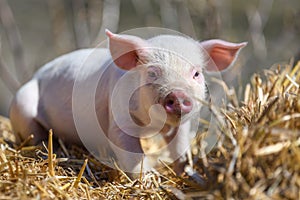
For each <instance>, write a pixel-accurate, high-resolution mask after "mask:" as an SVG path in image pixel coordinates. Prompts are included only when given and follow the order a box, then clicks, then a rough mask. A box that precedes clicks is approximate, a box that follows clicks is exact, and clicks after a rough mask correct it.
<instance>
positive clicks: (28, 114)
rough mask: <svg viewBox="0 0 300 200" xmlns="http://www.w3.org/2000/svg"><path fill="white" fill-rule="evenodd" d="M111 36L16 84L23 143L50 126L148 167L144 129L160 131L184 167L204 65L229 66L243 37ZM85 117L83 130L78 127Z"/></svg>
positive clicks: (16, 120) (15, 121) (125, 162)
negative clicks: (101, 44) (102, 46)
mask: <svg viewBox="0 0 300 200" xmlns="http://www.w3.org/2000/svg"><path fill="white" fill-rule="evenodd" d="M107 36H108V37H109V48H108V49H84V50H78V51H75V52H72V53H69V54H66V55H63V56H61V57H58V58H56V59H55V60H53V61H51V62H50V63H48V64H46V65H45V66H43V67H42V68H41V69H40V70H39V71H38V72H37V73H36V74H35V75H34V77H33V78H32V79H31V80H30V81H29V82H28V83H26V84H25V85H24V86H23V87H22V88H21V89H20V90H19V91H18V93H17V94H16V97H15V98H14V100H13V103H12V106H11V111H10V117H11V122H12V125H13V128H14V131H15V134H16V136H17V138H18V140H19V142H20V141H22V140H24V139H26V138H27V137H28V136H29V135H30V134H32V133H33V134H34V135H35V137H34V142H35V143H38V142H39V141H41V140H44V139H46V138H47V132H48V130H49V129H53V130H54V133H56V135H57V137H60V138H61V139H63V140H64V141H65V142H67V143H81V142H82V139H84V140H85V141H84V142H83V143H84V144H85V145H91V146H94V147H95V148H98V147H99V146H101V147H102V148H109V149H111V150H112V152H113V153H114V154H115V156H116V158H117V160H118V163H119V165H120V166H122V167H123V169H124V170H125V171H129V172H138V171H139V170H140V169H141V163H142V159H144V160H143V167H144V170H149V169H150V168H151V166H150V164H149V163H148V160H147V156H146V157H144V156H142V154H143V150H142V147H141V143H140V138H139V136H143V137H144V136H147V135H149V134H151V132H153V131H154V132H160V134H162V136H163V137H164V139H165V140H166V141H167V142H168V143H169V145H168V147H169V150H170V156H171V157H172V158H173V159H174V160H176V161H175V170H176V172H178V173H181V172H182V170H183V167H184V164H185V162H186V157H185V154H184V152H185V151H186V147H187V146H188V143H189V138H190V137H189V134H190V128H191V120H190V119H191V118H192V116H193V115H194V114H195V113H199V109H200V107H201V104H200V102H199V101H198V100H199V99H200V100H204V98H205V93H206V91H205V90H206V87H205V80H204V77H203V74H202V70H204V69H207V70H210V71H217V70H223V69H226V68H227V67H228V66H229V65H230V64H231V63H232V62H233V61H234V59H235V58H236V55H237V52H238V51H239V50H240V49H241V48H242V47H243V46H245V43H240V44H234V43H229V42H225V41H222V40H210V41H205V42H203V43H199V42H196V41H194V40H192V39H190V38H184V37H181V36H171V35H162V36H157V37H154V38H151V39H149V40H143V39H141V38H139V37H135V36H128V35H117V34H113V33H111V32H109V31H107ZM206 52H207V54H206ZM127 72H134V73H133V76H132V75H131V78H130V77H129V80H127V82H126V80H125V82H124V84H120V86H118V82H119V81H121V80H122V78H124V77H125V78H126V75H127ZM125 83H126V84H128V85H126V84H125ZM134 84H136V85H137V86H139V87H137V88H136V90H134V91H129V90H128V91H124V90H126V87H129V88H130V86H132V85H134ZM93 85H94V86H93ZM77 86H78V87H77ZM116 87H120V88H121V89H120V91H118V89H116ZM124 88H125V89H124ZM89 90H93V91H92V92H89ZM130 92H132V93H130ZM129 93H130V94H129ZM127 96H128V97H127ZM86 98H87V99H90V100H92V103H94V105H92V106H91V102H89V101H87V100H86ZM76 99H80V100H76ZM123 102H124V103H123ZM153 105H158V106H156V107H155V106H154V107H153ZM74 106H75V107H74ZM74 110H75V111H74ZM126 111H128V115H126ZM74 112H76V113H75V114H74ZM92 113H95V117H96V119H97V124H99V127H101V131H102V132H103V133H104V136H105V137H98V135H97V131H95V130H96V128H95V129H93V126H94V124H92V122H90V121H92V119H90V116H93V114H92ZM124 113H125V114H124ZM76 116H77V117H76ZM78 116H79V117H78ZM75 118H76V119H75ZM81 122H82V123H83V124H84V125H83V126H80V125H79V127H85V128H83V130H79V129H81V128H78V126H76V125H78V123H79V124H80V123H81ZM99 127H98V128H99ZM83 131H84V133H83V134H82V132H83ZM78 132H81V133H80V134H79V133H78ZM101 138H102V139H101ZM106 139H107V140H106ZM128 152H131V153H133V154H134V155H135V156H132V155H133V154H130V153H128ZM136 155H137V156H136Z"/></svg>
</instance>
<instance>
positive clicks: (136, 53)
mask: <svg viewBox="0 0 300 200" xmlns="http://www.w3.org/2000/svg"><path fill="white" fill-rule="evenodd" d="M105 33H106V35H107V36H108V38H109V50H110V53H111V56H112V58H113V60H114V63H115V64H116V65H117V66H118V67H120V68H121V69H124V70H130V69H132V68H134V67H136V66H137V64H138V60H139V59H141V58H142V57H143V56H145V55H146V54H147V52H146V51H147V47H148V46H149V45H148V43H147V42H146V41H145V40H143V39H141V38H139V37H136V36H131V35H118V34H114V33H112V32H110V31H109V30H106V31H105Z"/></svg>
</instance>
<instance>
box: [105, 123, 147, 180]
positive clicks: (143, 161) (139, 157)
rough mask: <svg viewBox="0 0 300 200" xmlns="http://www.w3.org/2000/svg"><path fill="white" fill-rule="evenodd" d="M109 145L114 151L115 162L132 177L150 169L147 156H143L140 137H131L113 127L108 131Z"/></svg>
mask: <svg viewBox="0 0 300 200" xmlns="http://www.w3.org/2000/svg"><path fill="white" fill-rule="evenodd" d="M108 138H109V140H110V145H111V148H112V150H113V151H114V153H115V155H116V158H117V163H118V165H120V166H121V169H123V170H124V171H125V172H127V173H128V174H129V175H131V176H132V177H134V176H135V175H137V174H139V173H140V172H141V170H142V172H147V171H150V170H151V168H152V167H151V165H150V163H149V160H148V157H146V156H145V154H144V151H143V149H142V146H141V142H140V139H139V138H138V137H133V136H131V135H128V134H127V133H125V132H123V131H122V130H120V129H119V128H118V127H113V128H111V129H110V131H109V133H108Z"/></svg>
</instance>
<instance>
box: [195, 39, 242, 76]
mask: <svg viewBox="0 0 300 200" xmlns="http://www.w3.org/2000/svg"><path fill="white" fill-rule="evenodd" d="M246 45H247V42H243V43H231V42H226V41H224V40H218V39H215V40H206V41H203V42H200V46H201V47H202V48H203V49H204V50H205V51H206V52H207V53H208V55H209V56H210V59H209V62H208V65H207V67H206V69H207V70H208V71H221V70H224V69H226V68H228V67H229V66H230V65H231V64H233V63H234V61H235V59H236V58H237V55H238V52H239V51H240V50H241V49H242V48H243V47H244V46H246Z"/></svg>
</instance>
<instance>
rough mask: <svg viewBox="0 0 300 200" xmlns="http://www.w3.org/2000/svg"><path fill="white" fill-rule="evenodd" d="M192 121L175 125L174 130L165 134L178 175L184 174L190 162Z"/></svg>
mask: <svg viewBox="0 0 300 200" xmlns="http://www.w3.org/2000/svg"><path fill="white" fill-rule="evenodd" d="M190 124H191V123H190V121H188V122H185V123H184V124H182V125H181V126H179V127H175V128H174V130H173V131H172V132H171V133H169V134H167V135H164V139H165V141H166V142H167V145H168V149H169V152H170V157H171V159H172V160H174V171H175V172H176V174H177V175H180V174H182V172H183V171H184V167H185V166H186V165H187V164H188V162H187V161H188V159H187V152H188V151H189V148H190V139H191V133H190Z"/></svg>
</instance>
